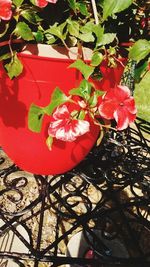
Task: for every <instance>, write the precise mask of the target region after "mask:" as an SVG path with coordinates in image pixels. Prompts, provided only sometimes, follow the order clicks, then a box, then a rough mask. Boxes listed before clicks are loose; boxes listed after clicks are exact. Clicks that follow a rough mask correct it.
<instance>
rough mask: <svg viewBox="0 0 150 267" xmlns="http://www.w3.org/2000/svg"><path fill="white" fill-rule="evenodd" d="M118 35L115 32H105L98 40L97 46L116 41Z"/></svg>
mask: <svg viewBox="0 0 150 267" xmlns="http://www.w3.org/2000/svg"><path fill="white" fill-rule="evenodd" d="M115 37H116V34H115V33H105V34H103V36H102V38H101V40H99V42H98V41H97V46H102V45H107V44H110V43H112V42H113V41H114V39H115Z"/></svg>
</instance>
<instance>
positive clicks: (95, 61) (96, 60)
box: [91, 52, 104, 67]
mask: <svg viewBox="0 0 150 267" xmlns="http://www.w3.org/2000/svg"><path fill="white" fill-rule="evenodd" d="M103 58H104V56H103V54H102V53H99V52H96V53H94V54H93V56H92V59H91V65H92V66H94V67H96V66H98V65H100V64H101V62H102V61H103Z"/></svg>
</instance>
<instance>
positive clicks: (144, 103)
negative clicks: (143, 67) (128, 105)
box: [134, 71, 150, 122]
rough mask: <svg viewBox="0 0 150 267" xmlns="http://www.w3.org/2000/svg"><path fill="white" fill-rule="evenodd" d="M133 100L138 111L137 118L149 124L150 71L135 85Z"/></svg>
mask: <svg viewBox="0 0 150 267" xmlns="http://www.w3.org/2000/svg"><path fill="white" fill-rule="evenodd" d="M134 98H135V102H136V106H137V110H138V114H137V116H138V117H140V118H142V119H144V120H146V121H148V122H150V71H149V72H148V73H147V74H146V75H145V77H144V78H143V79H142V81H141V82H140V83H139V84H136V86H135V91H134Z"/></svg>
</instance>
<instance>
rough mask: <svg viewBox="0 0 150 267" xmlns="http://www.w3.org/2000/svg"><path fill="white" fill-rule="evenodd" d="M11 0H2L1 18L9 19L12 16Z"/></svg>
mask: <svg viewBox="0 0 150 267" xmlns="http://www.w3.org/2000/svg"><path fill="white" fill-rule="evenodd" d="M11 5H12V1H11V0H0V19H3V20H9V19H10V18H11V16H12V11H11Z"/></svg>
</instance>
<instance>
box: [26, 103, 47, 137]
mask: <svg viewBox="0 0 150 267" xmlns="http://www.w3.org/2000/svg"><path fill="white" fill-rule="evenodd" d="M43 116H44V110H43V108H42V107H38V106H36V105H34V104H32V105H31V106H30V109H29V113H28V128H29V129H30V130H31V131H32V132H36V133H40V131H41V128H42V121H43Z"/></svg>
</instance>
